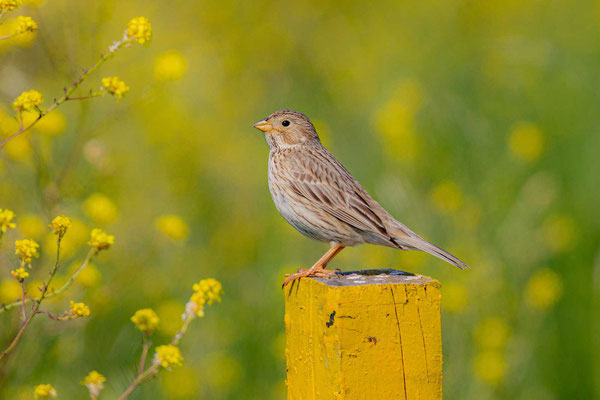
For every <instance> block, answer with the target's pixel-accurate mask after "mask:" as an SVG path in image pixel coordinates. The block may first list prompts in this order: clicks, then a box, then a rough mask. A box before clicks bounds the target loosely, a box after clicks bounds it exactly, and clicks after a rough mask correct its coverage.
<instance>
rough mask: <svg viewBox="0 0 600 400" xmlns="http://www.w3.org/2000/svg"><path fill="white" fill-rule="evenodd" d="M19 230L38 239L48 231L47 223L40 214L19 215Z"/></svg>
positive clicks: (26, 235)
mask: <svg viewBox="0 0 600 400" xmlns="http://www.w3.org/2000/svg"><path fill="white" fill-rule="evenodd" d="M19 231H21V233H22V234H23V235H24V236H25V237H30V238H34V239H38V238H39V237H40V236H42V235H43V234H44V233H45V232H46V223H45V222H44V219H42V217H40V216H39V215H35V214H27V215H23V216H21V217H19Z"/></svg>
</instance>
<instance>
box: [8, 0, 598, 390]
mask: <svg viewBox="0 0 600 400" xmlns="http://www.w3.org/2000/svg"><path fill="white" fill-rule="evenodd" d="M24 3H25V4H24V7H23V8H22V9H20V10H19V11H17V12H15V13H13V14H12V15H11V16H9V18H8V20H9V22H7V23H5V24H4V25H3V26H2V27H0V33H2V34H5V32H6V30H7V29H9V26H10V20H11V19H12V18H14V17H15V16H16V15H29V16H32V17H33V18H34V19H35V20H36V21H37V23H38V25H39V31H38V32H37V33H36V34H27V35H24V36H22V37H20V38H18V39H12V40H8V41H2V42H0V100H1V104H0V137H2V138H4V137H7V136H8V135H10V134H11V133H14V131H15V129H16V125H15V121H14V119H13V117H14V111H13V110H12V109H11V108H10V103H11V102H12V101H13V99H14V98H15V97H17V96H18V95H19V94H20V93H21V92H22V91H25V90H29V89H32V88H35V89H37V90H39V91H41V92H42V94H43V95H44V98H45V103H44V106H48V105H50V104H51V102H52V98H53V97H58V96H60V95H61V94H62V88H63V87H64V86H65V85H68V84H69V83H70V82H72V81H73V80H74V79H75V78H76V77H77V76H78V74H79V73H80V68H81V67H84V66H90V65H92V64H93V63H94V62H95V61H96V60H97V59H98V57H99V55H100V53H102V52H105V51H106V49H107V47H108V46H109V45H110V44H111V43H112V42H113V41H114V40H118V39H120V38H121V36H122V32H123V29H124V28H125V26H126V24H127V22H128V21H129V20H130V19H131V18H133V17H135V16H139V15H143V16H145V17H148V18H149V19H150V21H151V22H152V24H153V32H154V33H153V40H152V42H151V44H150V45H149V46H148V47H147V48H144V47H143V46H139V45H136V46H132V47H131V48H126V49H123V50H120V51H119V52H118V53H117V54H116V55H115V57H114V58H113V59H111V60H110V61H108V62H107V63H106V64H105V65H104V66H103V67H102V68H101V70H100V71H99V72H96V73H94V74H93V75H92V76H91V77H90V78H89V79H88V80H87V81H86V82H85V83H84V84H83V85H82V89H81V90H80V93H81V94H85V92H86V90H89V89H96V88H97V87H99V86H100V79H101V78H102V77H104V76H112V75H116V76H119V77H120V78H121V79H123V80H124V81H125V82H126V83H127V84H128V85H129V86H130V87H131V91H130V93H128V94H127V95H126V96H125V98H124V99H123V100H122V101H121V102H120V103H119V104H116V103H115V101H114V99H113V98H108V97H107V98H96V99H92V100H88V101H85V102H68V103H66V104H64V105H62V106H61V107H60V109H59V111H57V112H55V113H53V114H51V115H49V116H48V117H47V118H46V119H45V120H43V121H42V122H40V124H38V126H37V127H36V128H35V129H34V130H33V131H30V132H28V133H26V134H24V135H22V136H21V138H20V139H18V140H15V141H13V142H12V143H11V144H9V145H8V146H6V147H5V148H3V149H1V150H0V208H8V209H11V210H13V211H14V212H15V213H16V214H17V218H16V222H17V225H18V227H17V229H15V230H13V231H10V232H9V233H8V234H6V235H5V236H4V238H3V239H2V242H3V244H2V248H1V250H0V302H6V301H11V300H14V298H15V290H14V289H15V282H14V279H12V277H11V276H10V269H11V268H14V264H15V262H16V256H14V254H13V252H14V251H13V242H14V240H16V239H21V238H23V237H29V238H33V239H36V240H37V241H39V242H40V243H41V244H42V246H41V247H42V249H41V253H42V257H41V258H40V259H39V260H37V261H35V263H34V269H33V271H32V276H31V277H30V278H29V279H28V281H29V282H30V285H31V287H33V288H35V287H36V284H37V285H39V281H40V280H41V279H43V278H44V277H45V276H46V274H47V270H48V267H49V265H50V262H51V261H50V260H51V258H52V240H53V239H52V236H51V234H50V230H49V228H47V224H48V223H49V221H50V220H51V218H52V217H54V216H55V215H58V214H65V215H68V216H70V217H72V218H73V219H74V226H73V228H72V229H71V231H70V232H69V233H67V236H66V238H65V241H66V244H65V246H66V247H67V249H66V251H65V262H64V268H63V270H62V271H61V273H60V275H61V277H59V279H57V282H58V283H57V284H59V283H60V282H61V279H62V281H63V282H64V279H65V278H64V277H65V276H68V275H67V274H68V271H69V268H71V267H70V265H71V263H72V262H75V261H77V260H81V259H82V258H83V257H84V255H85V251H86V249H85V247H86V246H85V242H86V241H87V237H88V235H89V230H90V229H91V228H93V227H101V228H103V229H105V230H107V231H108V232H109V233H112V234H114V235H115V236H116V243H115V246H114V247H113V248H112V249H111V250H109V251H107V252H104V253H102V254H101V255H100V256H99V257H98V258H97V259H96V260H95V261H94V266H93V267H92V268H89V269H88V270H86V273H84V274H83V275H82V276H81V277H80V278H79V280H78V284H77V285H75V286H74V287H73V288H72V289H71V290H70V291H69V292H68V293H67V294H66V295H63V296H62V297H60V298H58V299H56V300H53V301H51V302H48V304H47V306H46V307H47V308H48V309H49V310H50V311H53V312H60V311H62V310H64V309H66V308H67V306H68V301H69V300H70V299H74V300H78V301H85V302H86V303H88V304H89V305H90V308H91V311H92V316H91V317H90V318H88V319H79V320H75V321H69V322H63V323H58V322H55V321H52V320H49V319H47V318H41V317H40V318H36V319H35V320H34V322H33V327H32V329H31V330H29V331H27V334H26V337H25V339H24V340H23V342H22V343H21V344H20V346H19V347H18V349H17V351H16V352H15V354H14V355H13V357H12V358H11V359H10V361H9V362H8V363H7V364H5V365H3V366H2V367H0V398H2V399H29V398H32V388H33V386H34V385H36V384H38V383H52V384H53V385H54V386H55V387H56V388H57V390H58V392H59V398H63V399H84V398H86V396H87V392H86V389H85V388H84V387H83V386H81V385H80V384H79V382H80V380H81V379H82V378H83V377H84V376H85V375H86V374H87V373H88V372H89V371H90V370H92V369H96V370H98V371H99V372H101V373H102V374H104V375H105V376H106V378H107V382H106V385H105V386H106V389H105V391H104V392H103V396H101V398H114V397H115V395H116V394H118V393H121V392H122V391H123V390H124V389H125V387H126V386H127V385H128V384H129V382H130V381H131V380H132V379H133V377H134V372H135V367H136V362H137V359H138V357H139V352H140V349H141V343H140V338H139V332H137V331H135V329H134V327H133V325H132V324H131V322H130V321H129V318H130V317H131V315H133V313H134V312H135V311H136V310H137V309H140V308H145V307H152V308H154V309H155V310H156V311H157V312H158V314H159V316H160V317H161V328H160V330H159V333H158V335H157V336H156V337H155V339H154V343H155V344H162V343H165V342H167V341H168V340H169V337H170V336H171V335H172V334H173V333H174V331H175V330H176V329H177V328H178V321H179V316H180V314H181V313H182V311H183V306H184V304H185V302H186V301H187V299H188V298H189V296H190V294H191V293H192V290H191V286H192V284H193V283H195V282H197V281H198V280H199V279H201V278H206V277H213V278H216V279H218V280H220V281H221V282H222V283H223V286H224V290H225V294H224V296H223V302H222V303H221V304H218V305H215V306H212V307H210V308H209V309H208V310H207V315H206V317H205V318H203V319H199V320H197V321H194V323H193V325H192V327H191V330H190V332H189V333H188V334H187V335H186V337H185V338H184V339H183V341H182V345H181V348H182V353H183V355H184V358H185V362H184V366H183V367H181V368H176V369H173V371H171V372H165V373H164V374H161V376H160V377H159V378H158V379H157V380H156V381H155V382H152V383H150V384H147V385H144V386H143V387H142V388H141V389H140V390H138V391H136V392H135V393H134V395H133V396H131V398H132V399H198V398H202V399H283V398H285V384H284V379H285V353H284V348H285V337H284V324H283V312H284V310H283V295H282V293H283V292H282V291H281V289H280V284H281V282H282V279H283V274H284V273H289V272H293V271H295V270H296V269H297V268H299V267H300V266H307V265H311V264H312V263H313V262H314V261H315V260H316V259H317V258H318V257H319V256H320V255H321V254H322V253H323V252H324V251H325V250H326V248H327V246H326V245H324V244H321V243H316V242H312V241H310V240H309V239H307V238H304V237H303V236H301V235H300V234H299V233H297V232H296V231H295V230H294V229H293V228H292V227H290V226H288V225H287V224H286V223H285V221H284V220H283V219H282V218H281V217H280V216H279V214H278V213H277V211H276V210H275V207H274V206H273V204H272V201H271V198H270V194H269V191H268V188H267V179H266V174H267V171H266V165H267V155H268V148H267V146H266V144H265V142H264V140H263V138H262V137H261V134H260V133H259V132H258V131H256V130H255V129H253V128H252V124H253V123H254V122H256V121H258V120H260V119H262V118H264V117H266V116H267V115H269V114H270V113H271V112H273V111H275V110H277V109H280V108H292V109H296V110H299V111H302V112H304V113H306V114H307V115H308V116H309V117H310V118H312V119H313V121H314V122H315V125H316V126H317V130H318V132H319V133H320V134H321V137H322V140H323V142H324V144H325V145H326V147H328V148H329V149H330V150H331V151H332V152H333V153H334V154H335V155H336V156H337V157H338V158H339V159H340V160H341V161H342V162H343V163H344V164H345V165H346V167H347V168H348V169H349V170H350V171H351V172H352V173H353V174H354V175H355V176H356V178H357V179H358V180H359V181H361V182H362V183H363V185H364V186H365V187H366V188H367V190H369V191H370V192H371V194H372V195H373V196H374V197H375V198H377V199H378V200H379V201H380V202H381V203H382V205H384V206H385V207H386V208H387V209H388V210H389V211H390V212H391V213H392V214H393V215H395V216H396V217H397V218H398V219H399V220H401V221H403V222H404V223H406V224H407V225H408V226H409V227H411V228H412V229H413V230H415V231H416V232H417V233H419V234H421V235H423V236H424V237H426V238H428V239H429V240H431V241H432V242H434V243H436V244H438V245H439V246H441V247H443V248H445V249H447V250H449V251H451V252H452V253H454V254H456V255H457V256H459V257H460V258H461V259H463V260H464V261H466V262H467V263H468V264H470V265H471V266H472V267H473V269H472V270H470V271H465V272H461V271H459V270H458V269H455V268H450V267H449V265H448V264H445V263H443V262H442V261H439V260H437V259H436V258H433V257H431V256H428V255H424V254H419V253H405V252H399V251H395V250H393V249H387V248H377V247H373V246H363V247H358V248H353V249H347V250H345V251H343V252H342V253H341V254H340V256H339V257H337V258H336V259H335V260H334V262H333V263H332V266H334V267H340V268H342V269H346V270H350V269H357V268H367V267H392V268H398V269H403V270H408V271H412V272H417V273H422V274H426V275H431V276H433V277H435V278H437V279H439V280H440V281H441V282H442V293H443V308H444V309H443V315H442V321H443V339H444V374H445V377H444V395H445V398H446V399H575V398H577V399H591V398H600V380H599V379H598V376H600V335H599V334H598V332H599V329H600V322H599V319H598V315H599V314H598V313H599V311H600V310H599V308H600V307H599V296H598V294H599V290H600V261H599V260H600V252H599V243H600V240H599V239H600V223H599V221H600V212H599V207H598V205H599V204H600V185H599V184H598V183H599V180H598V167H599V159H598V157H599V156H598V151H599V149H600V134H599V128H598V127H599V126H600V112H599V110H600V95H599V93H600V91H599V88H600V86H599V83H600V82H599V81H600V75H599V74H598V71H599V68H600V56H599V54H600V24H599V22H600V3H598V2H590V1H580V2H572V1H564V0H563V1H553V2H548V1H515V0H510V1H502V2H484V1H422V2H407V1H402V2H398V1H379V2H371V3H368V4H367V3H364V2H359V1H345V2H341V1H338V2H335V1H308V0H306V1H300V0H297V1H293V2H286V3H284V2H277V1H255V2H245V1H214V0H207V1H202V2H191V1H148V0H145V1H141V0H132V1H127V2H118V1H85V2H82V1H73V0H69V1H67V0H52V1H43V0H42V1H39V0H38V1H35V0H27V1H24ZM36 282H37V283H36ZM17 288H18V286H17ZM33 290H34V289H33ZM17 296H18V291H17ZM18 318H19V315H18V312H11V313H5V314H1V315H0V343H1V344H2V347H5V346H6V345H7V344H8V342H9V339H10V338H12V337H13V336H14V334H15V332H16V327H17V325H18Z"/></svg>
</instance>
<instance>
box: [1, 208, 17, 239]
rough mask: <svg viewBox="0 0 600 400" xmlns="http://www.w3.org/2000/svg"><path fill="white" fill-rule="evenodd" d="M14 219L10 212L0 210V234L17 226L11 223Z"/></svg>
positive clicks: (12, 213) (13, 214)
mask: <svg viewBox="0 0 600 400" xmlns="http://www.w3.org/2000/svg"><path fill="white" fill-rule="evenodd" d="M14 217H15V213H14V212H12V211H10V210H4V211H2V209H1V208H0V233H4V232H6V231H7V230H9V229H14V228H15V227H16V226H17V225H16V224H15V223H14V222H11V221H12V219H13V218H14Z"/></svg>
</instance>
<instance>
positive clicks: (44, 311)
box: [37, 310, 61, 321]
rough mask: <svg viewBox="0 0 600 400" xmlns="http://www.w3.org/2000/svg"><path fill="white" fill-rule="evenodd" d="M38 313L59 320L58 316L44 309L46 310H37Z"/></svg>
mask: <svg viewBox="0 0 600 400" xmlns="http://www.w3.org/2000/svg"><path fill="white" fill-rule="evenodd" d="M37 313H38V314H46V315H47V316H49V317H50V318H52V319H53V320H55V321H60V320H61V319H60V317H57V316H56V315H54V314H52V313H50V312H48V311H46V310H37Z"/></svg>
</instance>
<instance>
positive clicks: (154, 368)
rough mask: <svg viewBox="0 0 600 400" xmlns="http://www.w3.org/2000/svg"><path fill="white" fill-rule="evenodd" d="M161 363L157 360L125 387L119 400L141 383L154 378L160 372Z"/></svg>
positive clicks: (122, 399)
mask: <svg viewBox="0 0 600 400" xmlns="http://www.w3.org/2000/svg"><path fill="white" fill-rule="evenodd" d="M159 365H160V364H159V363H158V362H155V363H153V364H152V365H151V366H150V367H149V368H148V369H147V370H146V371H144V372H142V373H141V374H139V375H138V376H137V377H136V378H135V380H134V381H133V382H131V385H129V387H128V388H127V389H125V391H124V392H123V394H122V395H121V396H119V400H124V399H126V398H127V396H129V395H130V394H131V393H132V392H133V391H134V390H135V389H136V388H137V387H138V386H139V385H141V384H142V383H145V382H147V381H150V380H152V379H153V378H154V377H155V376H156V375H157V374H158V368H159Z"/></svg>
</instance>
